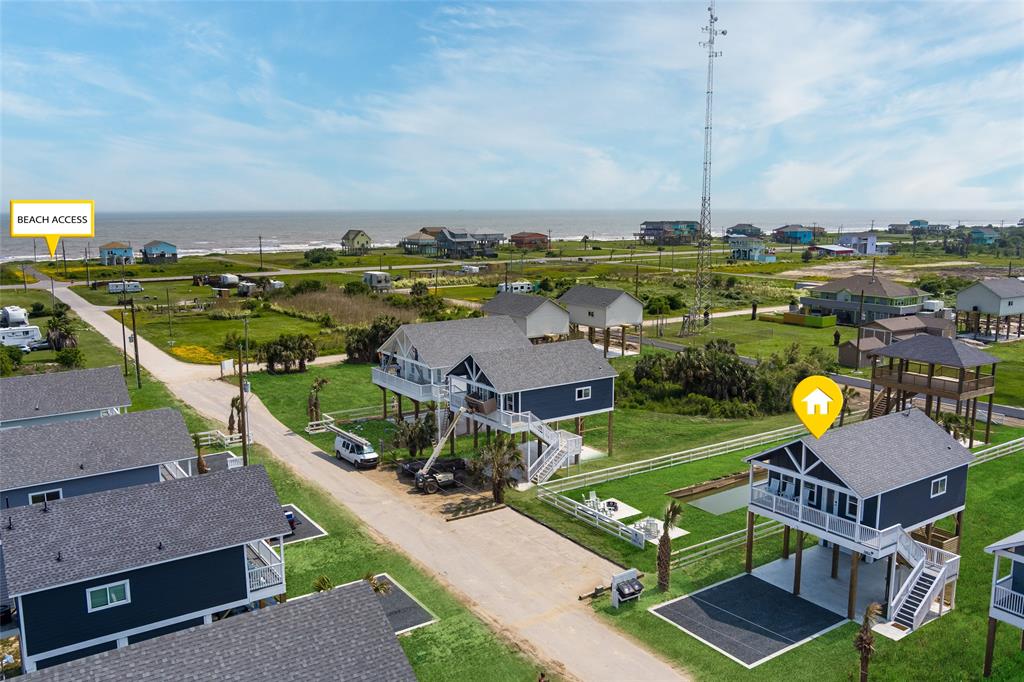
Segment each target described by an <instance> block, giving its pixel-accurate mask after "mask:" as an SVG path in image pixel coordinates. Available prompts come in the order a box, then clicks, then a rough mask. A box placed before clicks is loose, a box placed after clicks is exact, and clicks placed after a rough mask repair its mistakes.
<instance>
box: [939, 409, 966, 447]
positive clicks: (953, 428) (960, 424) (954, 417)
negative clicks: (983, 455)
mask: <svg viewBox="0 0 1024 682" xmlns="http://www.w3.org/2000/svg"><path fill="white" fill-rule="evenodd" d="M936 421H937V423H938V425H939V426H941V427H942V428H944V429H945V430H946V432H947V433H948V434H949V435H951V436H953V438H955V439H956V440H960V439H961V438H963V436H964V433H965V432H966V431H967V424H968V420H967V418H966V417H962V416H960V415H959V414H957V413H955V412H943V413H941V414H940V415H939V417H938V419H937V420H936Z"/></svg>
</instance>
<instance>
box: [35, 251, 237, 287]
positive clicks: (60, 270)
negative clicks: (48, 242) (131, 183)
mask: <svg viewBox="0 0 1024 682" xmlns="http://www.w3.org/2000/svg"><path fill="white" fill-rule="evenodd" d="M64 265H65V264H64V261H62V260H54V261H46V262H42V261H40V262H39V263H37V264H36V265H35V267H36V269H38V270H39V271H40V272H41V273H43V274H44V275H48V276H51V277H53V278H54V279H58V280H73V281H76V282H84V281H85V280H86V266H85V264H84V263H83V262H82V261H81V259H79V260H74V261H73V260H68V262H67V274H65V272H64ZM246 267H247V265H243V264H242V263H240V262H239V261H237V260H236V256H234V255H224V254H211V255H209V256H188V257H185V258H181V259H180V260H179V261H178V262H177V263H164V264H160V265H148V264H146V263H142V262H139V263H135V264H133V265H125V266H124V271H123V273H122V270H121V266H120V265H116V266H115V265H100V264H99V262H98V261H96V260H91V261H89V267H88V270H89V272H88V275H89V277H90V278H91V279H94V280H120V279H121V277H122V275H123V276H124V278H125V279H143V278H149V277H191V276H192V275H201V274H219V273H224V272H238V271H239V270H240V269H243V270H244V269H245V268H246ZM252 269H253V270H256V268H255V267H253V268H252Z"/></svg>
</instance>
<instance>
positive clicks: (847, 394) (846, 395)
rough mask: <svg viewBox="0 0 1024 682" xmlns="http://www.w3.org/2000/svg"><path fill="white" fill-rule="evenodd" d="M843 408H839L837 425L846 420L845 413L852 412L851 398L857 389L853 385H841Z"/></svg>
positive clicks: (855, 395) (854, 395)
mask: <svg viewBox="0 0 1024 682" xmlns="http://www.w3.org/2000/svg"><path fill="white" fill-rule="evenodd" d="M841 393H842V394H843V409H841V410H839V425H840V426H842V425H843V422H844V421H846V415H848V414H852V413H853V399H854V398H856V397H857V389H855V388H854V387H853V386H843V390H842V391H841Z"/></svg>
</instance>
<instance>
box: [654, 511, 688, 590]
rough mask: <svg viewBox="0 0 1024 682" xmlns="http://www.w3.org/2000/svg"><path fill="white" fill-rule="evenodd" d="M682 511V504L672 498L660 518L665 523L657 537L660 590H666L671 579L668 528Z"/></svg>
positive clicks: (670, 551)
mask: <svg viewBox="0 0 1024 682" xmlns="http://www.w3.org/2000/svg"><path fill="white" fill-rule="evenodd" d="M682 513H683V505H681V504H679V503H678V502H676V501H675V500H672V502H670V503H669V505H668V507H666V508H665V517H664V518H663V519H662V521H664V523H665V525H664V527H663V528H662V530H661V537H660V538H659V539H658V589H659V590H661V591H662V592H667V591H668V588H669V583H670V582H671V579H672V538H671V537H670V536H669V534H668V529H669V528H671V527H672V526H674V525H676V521H678V520H679V517H680V516H681V515H682Z"/></svg>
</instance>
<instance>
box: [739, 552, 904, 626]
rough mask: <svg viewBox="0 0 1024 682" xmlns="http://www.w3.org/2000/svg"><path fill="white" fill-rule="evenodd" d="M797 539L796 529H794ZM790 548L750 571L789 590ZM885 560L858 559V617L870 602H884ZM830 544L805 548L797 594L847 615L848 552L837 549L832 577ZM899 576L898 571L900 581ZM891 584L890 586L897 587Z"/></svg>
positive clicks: (790, 583) (791, 580)
mask: <svg viewBox="0 0 1024 682" xmlns="http://www.w3.org/2000/svg"><path fill="white" fill-rule="evenodd" d="M793 542H794V543H795V542H796V533H793ZM793 556H794V555H793V554H792V552H791V553H790V555H789V558H788V559H778V560H776V561H773V562H772V563H770V564H765V565H764V566H758V567H757V568H755V569H754V571H753V575H754V576H756V577H758V578H760V579H761V580H764V581H765V582H766V583H769V584H771V585H775V586H776V587H778V588H780V589H783V590H786V591H789V592H792V590H793V566H794V559H793ZM886 563H887V562H886V561H885V560H882V561H875V562H873V563H866V562H864V561H861V563H860V566H859V567H858V569H857V602H856V607H855V609H856V614H857V618H860V617H861V616H862V615H863V614H864V609H866V608H867V607H868V604H870V603H871V602H878V603H879V604H884V603H885V566H886ZM831 576H832V548H831V547H822V546H821V545H817V546H815V547H811V548H810V549H805V550H804V556H803V566H802V567H801V570H800V598H801V599H806V600H807V601H809V602H811V603H812V604H817V605H818V606H820V607H822V608H824V609H828V610H829V611H832V612H834V613H838V614H840V615H842V616H843V617H845V616H846V607H847V600H848V599H849V594H850V554H849V553H848V552H845V551H840V553H839V577H838V578H832V577H831ZM899 579H900V576H899V574H897V582H896V583H895V585H898V584H899ZM895 585H894V587H893V589H894V590H895V589H898V588H897V587H896V586H895Z"/></svg>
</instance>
